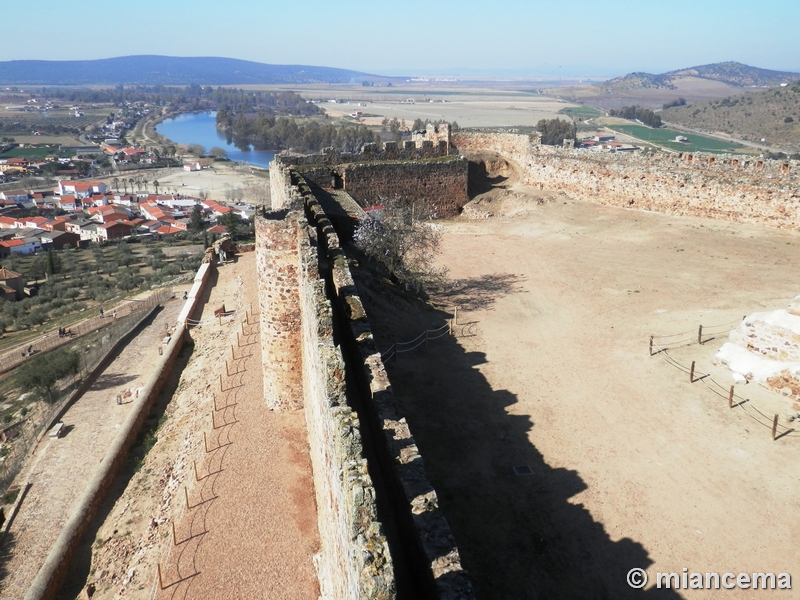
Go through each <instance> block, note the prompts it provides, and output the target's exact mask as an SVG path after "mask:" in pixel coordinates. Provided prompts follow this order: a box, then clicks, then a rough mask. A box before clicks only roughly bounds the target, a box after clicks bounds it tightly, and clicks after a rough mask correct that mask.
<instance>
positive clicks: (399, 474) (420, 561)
mask: <svg viewBox="0 0 800 600" xmlns="http://www.w3.org/2000/svg"><path fill="white" fill-rule="evenodd" d="M298 179H299V186H300V190H301V194H302V196H303V198H304V202H305V206H306V215H307V218H308V221H309V223H310V225H311V226H312V227H314V228H315V229H316V232H317V237H318V239H319V246H320V248H321V254H322V255H324V259H327V260H326V262H327V264H328V265H329V266H328V270H329V274H328V276H327V280H328V282H329V284H330V286H331V288H332V290H331V291H330V295H331V296H332V297H333V298H335V299H336V300H337V301H338V307H339V310H338V313H339V315H340V317H339V318H340V319H341V321H342V324H343V327H342V328H341V331H340V336H341V339H342V347H343V349H344V353H345V356H346V357H347V358H346V362H348V363H349V368H350V370H351V374H352V375H353V378H352V379H353V381H354V382H355V383H356V386H357V388H358V390H357V391H358V395H359V396H360V399H361V408H360V410H361V411H362V413H363V414H361V415H360V419H361V423H362V426H367V427H371V428H372V434H373V435H371V437H372V438H373V443H374V445H375V446H376V448H374V451H375V455H376V461H377V462H378V463H379V465H380V468H381V469H382V470H384V471H385V477H384V479H386V480H387V481H386V485H387V488H388V490H387V491H388V492H389V495H390V496H391V498H390V501H391V503H392V512H393V513H394V514H395V519H396V527H397V530H398V535H399V537H400V540H401V543H402V544H403V545H404V546H405V555H404V560H405V562H407V563H408V564H409V568H410V569H411V570H413V571H414V572H415V575H416V576H417V577H419V576H420V575H423V576H424V577H423V578H424V579H425V580H426V581H428V583H427V584H425V585H428V586H429V587H428V588H427V589H426V591H425V592H422V593H424V594H425V595H426V596H429V597H436V598H441V599H442V600H469V599H470V598H473V597H474V596H473V590H472V585H471V583H470V581H469V578H468V576H467V574H466V572H465V571H464V569H463V568H462V566H461V559H460V556H459V552H458V548H457V546H456V541H455V539H454V537H453V534H452V532H451V530H450V526H449V524H448V523H447V520H446V519H445V518H444V515H443V514H442V513H441V511H440V509H439V503H438V496H437V494H436V490H435V488H434V487H433V485H432V484H431V483H430V480H429V479H428V476H427V473H426V471H425V465H424V462H423V459H422V456H421V455H420V454H419V451H418V449H417V446H416V442H415V441H414V437H413V435H412V434H411V431H410V430H409V427H408V424H407V423H406V420H405V419H404V418H402V417H400V416H399V415H398V413H397V408H396V402H395V400H394V397H393V395H392V392H391V384H390V382H389V378H388V375H387V373H386V370H385V368H384V365H383V361H382V360H381V357H380V352H379V351H378V349H377V348H376V346H375V341H374V338H373V337H372V332H371V329H370V325H369V321H368V319H367V315H366V312H365V311H364V307H363V304H362V302H361V299H360V297H359V295H358V290H357V289H356V285H355V282H354V281H353V277H352V275H351V273H350V269H349V267H348V263H347V258H346V256H345V254H344V252H343V250H342V248H341V246H340V242H339V238H338V236H337V234H336V232H335V230H334V227H333V225H332V224H331V221H330V220H329V219H328V217H327V216H326V215H325V213H324V211H323V210H322V207H321V206H320V204H319V202H318V201H317V200H316V198H315V197H314V195H313V193H312V192H311V189H310V188H309V187H308V186H307V185H305V181H304V180H303V179H302V178H301V177H300V176H298ZM418 592H419V590H418Z"/></svg>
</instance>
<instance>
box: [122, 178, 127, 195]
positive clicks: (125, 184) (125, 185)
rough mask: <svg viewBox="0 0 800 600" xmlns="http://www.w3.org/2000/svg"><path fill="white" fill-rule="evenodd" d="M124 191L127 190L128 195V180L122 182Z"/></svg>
mask: <svg viewBox="0 0 800 600" xmlns="http://www.w3.org/2000/svg"><path fill="white" fill-rule="evenodd" d="M122 189H123V190H125V194H127V193H128V180H127V179H123V180H122Z"/></svg>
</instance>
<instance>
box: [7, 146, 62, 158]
mask: <svg viewBox="0 0 800 600" xmlns="http://www.w3.org/2000/svg"><path fill="white" fill-rule="evenodd" d="M74 154H75V153H74V152H59V150H58V146H36V147H33V148H29V147H26V148H21V147H19V146H17V147H14V148H11V149H10V150H6V151H5V152H3V153H0V158H31V159H36V158H45V157H46V156H72V155H74Z"/></svg>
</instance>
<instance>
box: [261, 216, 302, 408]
mask: <svg viewBox="0 0 800 600" xmlns="http://www.w3.org/2000/svg"><path fill="white" fill-rule="evenodd" d="M273 215H274V217H273V218H265V219H258V220H257V221H256V237H257V239H258V243H257V245H256V268H257V269H258V273H259V295H258V304H259V312H260V313H261V338H262V340H261V341H262V364H263V372H264V400H265V402H266V404H267V406H268V407H269V408H270V409H272V410H279V409H289V410H292V409H298V408H301V407H302V406H303V398H302V392H303V388H302V385H301V377H302V360H301V332H300V326H301V322H302V320H301V311H300V305H299V303H298V301H297V298H298V294H299V288H300V279H299V274H300V273H299V271H300V254H299V244H300V239H299V236H300V233H301V232H300V229H299V227H298V225H297V223H296V222H294V221H292V220H288V221H287V220H286V219H284V218H281V215H280V214H273Z"/></svg>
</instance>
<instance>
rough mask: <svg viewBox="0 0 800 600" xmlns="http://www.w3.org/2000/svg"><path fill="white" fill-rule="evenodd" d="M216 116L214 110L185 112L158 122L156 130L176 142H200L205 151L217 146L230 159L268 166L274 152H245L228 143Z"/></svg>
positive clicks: (186, 143) (187, 143) (188, 143)
mask: <svg viewBox="0 0 800 600" xmlns="http://www.w3.org/2000/svg"><path fill="white" fill-rule="evenodd" d="M216 117H217V113H215V112H204V113H187V114H184V115H179V116H177V117H175V118H174V119H166V120H165V121H163V122H161V123H159V124H158V125H157V126H156V131H158V133H160V134H161V135H163V136H164V137H165V138H168V139H170V140H172V141H173V142H175V143H176V144H185V145H187V146H188V145H190V144H200V145H201V146H203V147H204V148H205V149H206V152H208V151H209V150H211V148H213V147H214V146H217V147H219V148H222V149H223V150H225V151H226V152H227V153H228V158H230V159H231V160H235V161H237V162H244V163H248V164H251V165H256V166H258V167H264V168H269V163H270V162H271V161H272V159H273V158H274V157H275V153H274V152H261V151H256V150H250V151H249V152H245V151H242V150H239V149H238V148H237V147H236V146H234V145H233V144H228V143H227V142H226V140H225V135H224V134H222V133H221V132H220V131H219V130H218V129H217V121H216Z"/></svg>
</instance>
